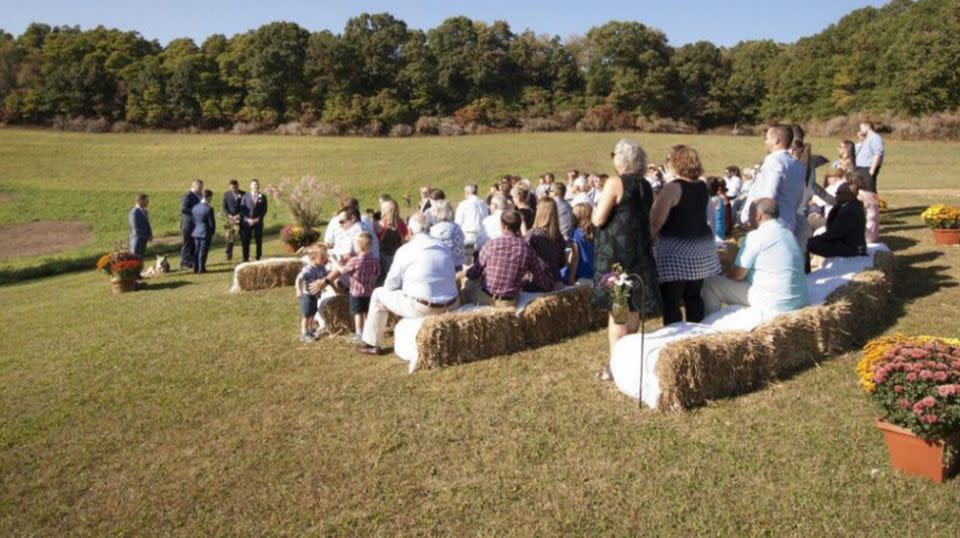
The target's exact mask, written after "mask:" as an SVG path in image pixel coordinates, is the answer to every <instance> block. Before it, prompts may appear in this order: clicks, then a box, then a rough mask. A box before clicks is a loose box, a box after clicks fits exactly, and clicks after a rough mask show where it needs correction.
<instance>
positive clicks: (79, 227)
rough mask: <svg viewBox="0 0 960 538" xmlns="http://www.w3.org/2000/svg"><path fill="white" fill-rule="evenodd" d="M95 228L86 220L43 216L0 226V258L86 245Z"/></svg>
mask: <svg viewBox="0 0 960 538" xmlns="http://www.w3.org/2000/svg"><path fill="white" fill-rule="evenodd" d="M92 238H93V230H91V229H90V227H89V226H87V225H86V224H85V223H83V222H78V221H57V220H40V221H36V222H28V223H26V224H11V225H6V226H0V260H9V259H12V258H22V257H26V256H41V255H43V254H56V253H57V252H64V251H67V250H72V249H75V248H77V247H80V246H83V245H84V244H85V243H87V242H88V241H90V239H92Z"/></svg>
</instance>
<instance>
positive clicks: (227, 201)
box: [221, 179, 246, 261]
mask: <svg viewBox="0 0 960 538" xmlns="http://www.w3.org/2000/svg"><path fill="white" fill-rule="evenodd" d="M244 194H246V193H245V192H243V191H242V190H240V183H238V182H237V180H236V179H231V180H230V190H228V191H227V192H225V193H223V209H222V211H221V214H222V215H223V218H224V219H226V221H225V222H224V223H223V226H224V237H223V242H224V247H225V249H226V253H227V261H230V260H232V259H233V242H234V239H235V238H236V233H237V228H238V227H239V226H240V201H241V200H242V199H243V195H244Z"/></svg>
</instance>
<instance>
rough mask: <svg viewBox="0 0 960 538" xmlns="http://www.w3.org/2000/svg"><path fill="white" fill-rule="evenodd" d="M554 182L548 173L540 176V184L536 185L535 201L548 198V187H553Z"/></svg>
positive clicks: (551, 175)
mask: <svg viewBox="0 0 960 538" xmlns="http://www.w3.org/2000/svg"><path fill="white" fill-rule="evenodd" d="M554 181H555V178H554V176H553V174H551V173H550V172H547V173H546V174H543V175H542V176H540V184H539V185H537V200H539V199H541V198H543V197H544V196H550V185H553V182H554Z"/></svg>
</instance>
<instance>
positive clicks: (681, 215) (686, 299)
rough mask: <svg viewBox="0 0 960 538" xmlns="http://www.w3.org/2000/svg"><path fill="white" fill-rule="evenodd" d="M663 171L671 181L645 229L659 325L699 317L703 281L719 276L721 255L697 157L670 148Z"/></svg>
mask: <svg viewBox="0 0 960 538" xmlns="http://www.w3.org/2000/svg"><path fill="white" fill-rule="evenodd" d="M667 173H668V174H669V175H670V176H673V177H675V179H674V180H673V181H671V182H669V183H667V184H666V185H665V186H664V187H663V191H662V192H661V193H660V196H658V197H657V200H656V201H655V202H654V203H653V210H652V214H651V216H650V230H651V232H652V233H653V234H654V235H655V236H659V238H658V240H657V254H656V256H657V269H658V271H659V278H660V295H661V296H662V298H663V324H664V325H670V324H671V323H676V322H678V321H683V319H684V318H683V316H682V315H681V313H680V305H681V304H682V305H684V307H685V310H686V320H687V321H689V322H694V323H696V322H700V321H702V320H703V316H704V307H703V298H702V297H701V295H700V292H701V289H702V288H703V279H705V278H707V277H711V276H714V275H717V274H720V259H719V258H718V257H717V249H716V246H715V245H714V240H713V235H712V233H711V231H710V226H709V225H708V224H707V202H708V200H709V198H710V193H709V191H708V190H707V184H706V183H704V182H703V181H700V180H699V179H697V178H698V177H700V175H701V174H703V166H702V165H701V164H700V156H699V155H697V152H696V151H695V150H694V149H693V148H691V147H690V146H685V145H677V146H673V148H671V149H670V155H669V157H668V158H667Z"/></svg>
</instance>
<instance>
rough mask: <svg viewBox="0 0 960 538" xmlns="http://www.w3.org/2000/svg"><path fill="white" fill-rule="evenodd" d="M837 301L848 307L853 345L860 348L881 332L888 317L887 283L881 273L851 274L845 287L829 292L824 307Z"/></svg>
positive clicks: (888, 298) (888, 286) (888, 293)
mask: <svg viewBox="0 0 960 538" xmlns="http://www.w3.org/2000/svg"><path fill="white" fill-rule="evenodd" d="M838 301H846V302H848V303H849V304H850V305H851V311H852V312H853V320H852V324H851V326H850V328H849V330H850V333H851V337H852V339H853V342H854V344H857V345H862V344H863V343H865V342H866V341H867V340H868V339H869V338H870V337H871V336H873V335H876V334H879V333H880V332H882V329H883V324H884V322H885V321H886V320H887V319H888V317H889V315H890V311H889V308H890V284H889V282H888V280H887V278H886V276H885V275H884V273H882V272H881V271H878V270H868V271H862V272H860V273H857V274H856V275H854V276H853V279H852V280H851V281H850V283H849V284H847V285H845V286H841V287H840V288H837V289H836V290H835V291H834V292H833V293H831V294H830V296H829V297H827V300H826V304H828V305H829V304H834V303H836V302H838Z"/></svg>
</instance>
